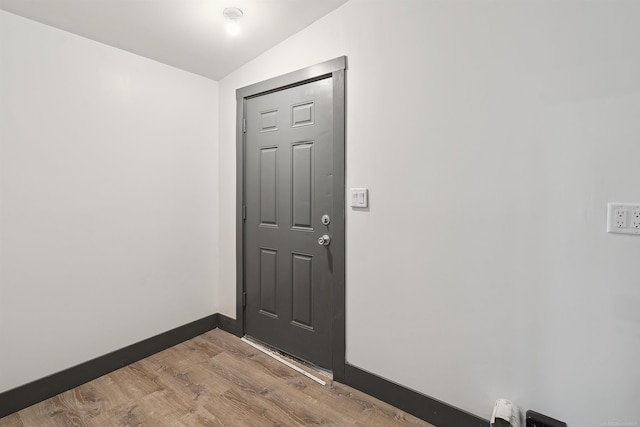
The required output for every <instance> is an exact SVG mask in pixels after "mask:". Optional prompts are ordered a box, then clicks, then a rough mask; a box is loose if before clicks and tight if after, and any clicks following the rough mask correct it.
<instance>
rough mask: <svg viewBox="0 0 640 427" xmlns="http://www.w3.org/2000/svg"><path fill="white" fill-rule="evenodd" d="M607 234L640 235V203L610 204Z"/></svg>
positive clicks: (608, 206) (608, 207)
mask: <svg viewBox="0 0 640 427" xmlns="http://www.w3.org/2000/svg"><path fill="white" fill-rule="evenodd" d="M607 233H614V234H631V235H640V203H609V204H608V205H607Z"/></svg>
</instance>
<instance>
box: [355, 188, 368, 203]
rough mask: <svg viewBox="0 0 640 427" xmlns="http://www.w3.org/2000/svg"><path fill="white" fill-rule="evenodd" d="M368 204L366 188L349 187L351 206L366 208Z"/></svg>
mask: <svg viewBox="0 0 640 427" xmlns="http://www.w3.org/2000/svg"><path fill="white" fill-rule="evenodd" d="M368 206H369V190H367V189H366V188H352V189H351V207H352V208H366V207H368Z"/></svg>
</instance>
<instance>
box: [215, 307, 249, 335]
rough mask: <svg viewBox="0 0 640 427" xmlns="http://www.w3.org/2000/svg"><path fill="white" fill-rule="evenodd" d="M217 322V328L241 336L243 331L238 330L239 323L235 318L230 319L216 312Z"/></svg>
mask: <svg viewBox="0 0 640 427" xmlns="http://www.w3.org/2000/svg"><path fill="white" fill-rule="evenodd" d="M216 316H217V319H218V320H217V324H218V328H220V329H222V330H223V331H225V332H229V333H230V334H233V335H235V336H237V337H242V336H243V335H244V334H243V331H241V330H240V324H239V323H238V321H237V320H236V319H232V318H230V317H228V316H225V315H224V314H221V313H217V314H216Z"/></svg>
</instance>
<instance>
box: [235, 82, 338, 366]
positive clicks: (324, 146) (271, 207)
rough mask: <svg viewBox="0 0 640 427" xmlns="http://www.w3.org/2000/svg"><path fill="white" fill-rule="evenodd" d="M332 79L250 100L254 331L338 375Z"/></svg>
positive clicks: (248, 247)
mask: <svg viewBox="0 0 640 427" xmlns="http://www.w3.org/2000/svg"><path fill="white" fill-rule="evenodd" d="M332 88H333V86H332V78H331V77H330V76H329V77H327V78H324V79H322V80H318V81H314V82H311V83H306V84H303V85H300V86H294V87H292V88H289V89H284V90H280V91H277V92H273V93H269V94H266V95H261V96H257V97H253V98H249V99H247V101H246V107H245V108H246V109H245V114H244V117H245V119H246V134H245V138H246V139H245V141H246V146H245V203H246V220H245V223H244V236H245V248H244V252H245V254H244V256H245V263H244V279H245V291H246V308H245V332H246V334H247V335H249V336H251V337H254V338H256V339H258V340H260V341H263V342H265V343H267V344H269V345H271V346H273V347H275V348H278V349H280V350H282V351H284V352H287V353H289V354H292V355H295V356H297V357H299V358H301V359H304V360H307V361H309V362H312V363H315V364H316V365H319V366H322V367H325V368H328V369H331V367H332V366H331V364H332V343H331V339H332V320H331V313H332V307H331V297H332V295H331V292H332V285H333V258H332V248H331V241H330V240H329V241H326V239H324V240H321V241H320V242H319V239H321V238H322V237H323V236H329V238H331V237H332V224H331V219H332V217H333V216H334V211H333V209H334V195H333V189H334V182H333V176H334V174H333V150H334V141H333V139H334V138H333V135H334V132H333V126H334V124H333V111H332V101H333V100H332V96H333V95H332V93H333V92H332V90H333V89H332Z"/></svg>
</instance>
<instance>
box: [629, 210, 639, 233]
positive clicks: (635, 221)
mask: <svg viewBox="0 0 640 427" xmlns="http://www.w3.org/2000/svg"><path fill="white" fill-rule="evenodd" d="M631 228H634V229H636V230H637V229H640V209H637V210H635V211H633V212H631Z"/></svg>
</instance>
